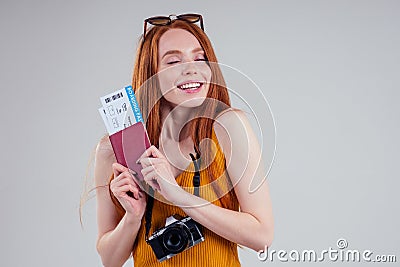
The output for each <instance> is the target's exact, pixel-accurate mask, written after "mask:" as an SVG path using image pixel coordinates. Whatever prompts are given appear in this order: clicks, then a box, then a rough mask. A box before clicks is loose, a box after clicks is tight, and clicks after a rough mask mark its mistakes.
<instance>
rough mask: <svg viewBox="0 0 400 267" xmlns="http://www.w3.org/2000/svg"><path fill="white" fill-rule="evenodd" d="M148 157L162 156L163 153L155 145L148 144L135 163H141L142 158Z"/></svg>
mask: <svg viewBox="0 0 400 267" xmlns="http://www.w3.org/2000/svg"><path fill="white" fill-rule="evenodd" d="M148 157H153V158H163V157H164V155H163V154H162V153H161V152H160V150H158V149H157V148H156V147H155V146H150V147H149V148H148V149H146V151H144V152H143V154H142V155H141V156H140V157H139V158H138V160H137V163H139V162H140V163H141V161H142V159H143V158H148Z"/></svg>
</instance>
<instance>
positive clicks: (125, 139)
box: [109, 122, 150, 181]
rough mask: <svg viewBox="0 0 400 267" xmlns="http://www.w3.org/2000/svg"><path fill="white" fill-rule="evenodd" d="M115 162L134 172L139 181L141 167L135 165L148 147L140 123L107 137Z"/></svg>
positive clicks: (148, 142) (145, 133) (142, 126)
mask: <svg viewBox="0 0 400 267" xmlns="http://www.w3.org/2000/svg"><path fill="white" fill-rule="evenodd" d="M109 138H110V141H111V145H112V147H113V150H114V153H115V157H116V158H117V162H118V163H119V164H121V165H124V166H125V167H127V168H129V169H131V170H134V171H135V172H136V173H137V177H136V178H139V179H140V181H143V175H142V173H141V170H142V165H140V164H137V163H136V161H137V160H138V158H139V157H140V156H141V155H142V154H143V153H144V151H146V149H147V148H149V147H150V141H149V137H148V135H147V131H146V129H145V127H144V125H143V123H142V122H137V123H135V124H133V125H131V126H129V127H127V128H125V129H123V130H121V131H119V132H116V133H114V134H112V135H110V136H109Z"/></svg>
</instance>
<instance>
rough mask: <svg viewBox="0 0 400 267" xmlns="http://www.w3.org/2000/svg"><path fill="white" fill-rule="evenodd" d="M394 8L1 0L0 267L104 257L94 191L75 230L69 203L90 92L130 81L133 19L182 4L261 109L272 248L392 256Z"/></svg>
mask: <svg viewBox="0 0 400 267" xmlns="http://www.w3.org/2000/svg"><path fill="white" fill-rule="evenodd" d="M399 10H400V2H399V1H388V0H376V1H350V0H339V1H322V0H321V1H317V0H315V1H309V0H307V1H251V0H250V1H237V2H233V1H211V0H208V1H151V2H149V1H136V2H135V1H104V0H103V1H76V0H73V1H56V0H53V1H50V0H47V1H45V0H37V1H29V0H25V1H21V0H20V1H12V0H8V1H6V0H1V1H0V32H1V37H0V38H1V42H0V82H1V83H0V85H1V95H2V100H1V106H0V111H1V115H2V123H1V132H2V133H1V134H2V135H1V136H2V138H1V143H0V147H1V148H2V152H3V153H2V156H1V161H0V162H1V169H2V176H1V183H0V203H1V204H0V211H1V222H0V225H1V227H0V234H1V241H0V251H1V255H2V257H1V261H0V262H1V263H0V265H1V266H7V267H8V266H10V267H19V266H27V265H29V266H59V267H64V266H65V267H66V266H101V261H100V258H99V256H98V255H97V253H96V249H95V241H96V231H97V229H96V218H95V214H96V212H95V209H96V205H95V200H94V199H92V200H89V202H88V203H87V204H86V205H85V206H84V210H83V222H84V226H85V227H84V229H83V230H82V228H81V226H80V222H79V215H78V207H79V199H80V195H81V192H82V189H83V185H84V177H85V173H86V170H87V167H88V162H89V159H90V156H91V153H92V152H93V149H94V147H95V145H96V143H97V141H98V139H99V138H100V137H101V136H102V135H103V134H104V133H105V128H104V126H103V123H102V121H101V118H100V116H99V115H98V112H97V108H98V107H99V106H100V102H99V97H100V96H103V95H105V94H107V93H110V92H112V91H113V90H116V89H119V88H121V87H122V86H124V85H126V84H129V83H130V82H131V76H132V68H133V61H134V56H135V50H136V44H137V41H138V38H139V35H140V34H141V33H142V30H143V20H144V19H145V18H147V17H150V16H154V15H168V14H171V13H175V14H181V13H189V12H195V13H200V14H203V16H204V23H205V24H204V25H205V31H206V32H207V34H208V35H209V37H210V39H211V40H212V42H213V45H214V48H215V50H216V53H217V56H218V58H219V60H220V62H221V63H224V64H227V65H229V66H233V67H235V68H237V69H239V70H240V71H242V72H243V73H245V74H246V75H248V76H249V77H251V78H252V80H253V81H254V82H255V83H256V84H257V85H258V86H259V87H260V88H261V90H262V92H263V94H264V95H265V96H266V98H267V100H268V102H269V104H270V106H271V109H272V112H273V115H274V118H275V122H276V131H277V139H276V141H277V152H276V158H275V162H274V164H273V167H272V170H271V172H270V174H269V177H268V180H269V183H270V190H271V195H272V201H273V208H274V218H275V240H274V243H273V246H272V248H271V249H275V250H286V251H290V250H294V249H295V250H299V251H300V250H303V249H314V250H316V251H321V250H324V249H328V248H329V247H336V241H337V240H338V239H339V238H345V239H346V240H347V241H348V243H349V248H351V249H358V250H365V249H370V250H372V251H373V252H374V253H375V254H395V255H396V254H397V259H398V261H399V260H400V259H399V257H400V254H399V249H398V247H399V244H400V235H399V234H398V226H399V225H400V217H399V212H398V211H399V204H398V203H400V201H399V200H400V199H399V194H398V190H399V188H400V183H399V178H400V176H399V170H398V168H397V165H398V162H399V149H400V141H399V138H398V137H399V136H400V127H399V119H400V116H399V115H400V108H399V104H398V102H399V96H400V93H399V90H398V89H399V86H400V78H399V75H398V73H399V72H400V66H399V62H400V52H399V47H400V27H399V26H400V16H399ZM252 93H253V92H252V91H251V90H249V96H248V97H249V98H251V96H252V95H251V94H252ZM255 100H256V99H255ZM265 130H266V131H272V129H265ZM396 163H397V164H396ZM260 205H262V203H260ZM240 257H241V259H242V263H243V266H267V265H271V264H275V265H280V264H286V265H291V266H308V265H310V264H311V265H313V264H314V265H316V264H318V265H326V264H330V262H329V261H325V262H323V263H299V262H290V261H289V262H288V263H282V262H279V261H277V260H275V261H273V262H268V261H266V262H261V261H259V260H258V259H257V255H256V253H254V252H251V251H249V250H240ZM341 264H344V265H351V266H352V265H354V263H341ZM360 264H361V263H360ZM373 265H374V264H373V263H370V266H373ZM389 265H391V266H393V264H388V266H389ZM126 266H132V262H128V263H127V264H126Z"/></svg>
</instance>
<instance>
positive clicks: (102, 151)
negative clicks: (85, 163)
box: [96, 134, 115, 161]
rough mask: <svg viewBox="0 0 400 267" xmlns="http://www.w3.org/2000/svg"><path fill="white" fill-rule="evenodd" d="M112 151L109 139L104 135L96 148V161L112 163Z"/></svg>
mask: <svg viewBox="0 0 400 267" xmlns="http://www.w3.org/2000/svg"><path fill="white" fill-rule="evenodd" d="M114 159H115V156H114V150H113V148H112V146H111V142H110V138H109V137H108V135H107V134H106V135H104V136H102V137H101V138H100V140H99V142H98V143H97V146H96V160H101V161H114Z"/></svg>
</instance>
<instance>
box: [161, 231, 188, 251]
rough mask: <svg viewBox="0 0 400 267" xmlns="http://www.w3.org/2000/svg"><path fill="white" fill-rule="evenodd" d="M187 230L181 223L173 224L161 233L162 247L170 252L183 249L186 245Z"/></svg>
mask: <svg viewBox="0 0 400 267" xmlns="http://www.w3.org/2000/svg"><path fill="white" fill-rule="evenodd" d="M188 240H189V236H188V232H187V230H186V229H185V227H184V226H182V225H175V226H172V227H170V228H168V229H167V230H165V232H164V233H163V244H164V247H165V248H166V249H167V250H168V251H169V252H170V253H175V254H176V253H179V252H182V251H184V250H185V248H186V247H187V245H188Z"/></svg>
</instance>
